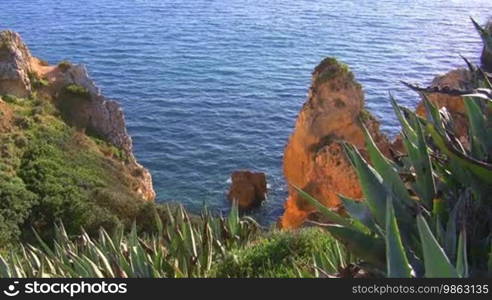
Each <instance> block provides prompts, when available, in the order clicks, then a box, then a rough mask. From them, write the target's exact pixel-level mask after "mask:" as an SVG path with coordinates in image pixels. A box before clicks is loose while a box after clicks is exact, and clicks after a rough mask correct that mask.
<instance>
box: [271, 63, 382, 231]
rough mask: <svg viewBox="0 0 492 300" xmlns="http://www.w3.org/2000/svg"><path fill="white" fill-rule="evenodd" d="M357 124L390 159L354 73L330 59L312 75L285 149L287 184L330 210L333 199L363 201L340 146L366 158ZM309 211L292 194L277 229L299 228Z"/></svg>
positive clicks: (310, 211)
mask: <svg viewBox="0 0 492 300" xmlns="http://www.w3.org/2000/svg"><path fill="white" fill-rule="evenodd" d="M361 122H362V123H364V125H365V126H366V127H367V128H368V129H369V131H370V132H371V134H372V136H373V138H374V140H375V142H376V143H377V144H378V146H379V147H380V149H381V150H382V152H383V153H385V154H388V152H389V143H388V141H387V139H386V137H385V136H383V135H382V134H381V133H380V132H379V123H378V122H377V121H376V120H375V119H374V117H372V116H371V115H370V114H369V113H368V112H367V111H366V110H365V109H364V95H363V92H362V87H361V86H360V84H359V83H357V82H356V81H355V79H354V76H353V74H352V72H350V70H349V69H348V67H347V66H346V65H344V64H341V63H339V62H337V61H336V60H335V59H333V58H327V59H325V60H323V61H322V62H321V63H320V64H319V65H318V66H317V67H316V68H315V70H314V72H313V77H312V86H311V88H310V90H309V94H308V99H307V101H306V103H305V104H304V105H303V107H302V109H301V112H300V113H299V116H298V118H297V121H296V125H295V129H294V132H293V134H292V135H291V137H290V139H289V142H288V144H287V146H286V148H285V152H284V175H285V178H286V180H287V182H288V183H290V184H293V185H295V186H298V187H300V188H301V189H303V190H304V191H305V192H307V193H309V194H310V195H312V196H313V197H315V198H316V199H318V201H320V202H321V203H323V204H324V205H326V206H328V207H331V208H337V207H339V205H340V199H339V198H338V195H337V194H343V195H345V196H348V197H351V198H354V199H357V198H361V197H362V191H361V188H360V185H359V182H358V179H357V175H356V174H355V171H354V170H353V168H352V166H351V165H350V163H349V161H348V160H347V158H346V156H345V153H344V151H343V148H342V142H348V143H351V144H353V145H355V146H356V147H357V148H358V149H359V150H361V152H362V153H364V146H365V142H364V134H363V131H362V124H361ZM313 211H314V208H313V207H312V206H311V205H309V203H307V201H305V200H304V199H303V198H302V197H300V196H299V195H298V193H297V192H296V191H294V190H292V189H290V190H289V197H288V199H287V201H286V203H285V213H284V215H283V216H282V218H281V220H280V226H281V227H283V228H295V227H299V226H300V225H302V223H303V222H304V221H305V220H306V219H307V218H308V216H309V215H310V214H311V213H312V212H313Z"/></svg>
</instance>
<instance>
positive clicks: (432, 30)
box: [0, 0, 492, 220]
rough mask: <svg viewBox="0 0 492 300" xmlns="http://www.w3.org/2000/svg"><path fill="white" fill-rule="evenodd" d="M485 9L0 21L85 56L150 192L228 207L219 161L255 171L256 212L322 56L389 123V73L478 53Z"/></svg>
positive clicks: (389, 7)
mask: <svg viewBox="0 0 492 300" xmlns="http://www.w3.org/2000/svg"><path fill="white" fill-rule="evenodd" d="M491 15H492V2H491V1H490V0H483V1H481V0H475V1H474V0H410V1H409V0H405V1H402V0H380V1H373V0H354V1H342V0H326V1H308V0H296V1H285V0H283V1H280V0H268V1H258V0H254V1H252V0H220V1H214V0H188V1H185V0H183V1H177V0H161V1H159V0H155V1H151V0H119V1H113V0H84V1H75V0H57V1H54V0H53V1H52V0H16V1H14V0H0V29H5V28H9V29H13V30H15V31H18V32H20V33H21V34H22V36H23V38H24V40H25V41H26V42H27V44H28V45H29V46H30V49H31V51H32V52H33V53H34V55H36V56H38V57H41V58H43V59H45V60H48V61H49V62H50V63H53V64H55V63H57V62H59V61H61V60H63V59H68V60H71V61H74V62H80V63H84V64H86V65H87V66H88V69H89V72H90V74H91V76H92V77H93V78H94V79H95V81H96V83H97V84H98V85H99V86H100V87H101V88H102V91H103V93H104V94H105V95H106V96H108V97H110V98H114V99H117V100H119V101H120V103H121V104H122V105H123V108H124V110H125V112H126V118H127V123H128V128H129V131H130V133H131V135H132V136H133V140H134V147H135V151H136V156H137V157H138V159H139V160H140V162H141V163H142V164H143V165H145V166H146V167H148V168H149V169H150V170H151V171H152V174H153V177H154V184H155V188H156V190H157V192H158V199H159V201H179V202H182V203H185V204H186V205H187V206H188V207H189V208H191V209H192V210H198V209H199V208H200V207H201V206H202V204H203V203H206V204H207V205H208V206H209V207H211V208H213V209H226V208H227V207H228V203H227V201H226V200H225V193H226V190H227V187H228V183H227V180H228V177H229V175H230V173H231V172H232V171H233V170H235V169H241V168H247V169H254V170H260V171H264V172H266V173H267V174H268V180H269V184H270V195H269V197H270V198H269V200H268V201H267V202H266V203H265V205H264V206H263V207H262V208H261V209H259V211H257V212H256V213H255V214H256V216H257V217H258V218H260V219H262V220H274V219H275V217H276V216H278V215H279V214H280V213H281V212H282V203H283V200H284V197H285V193H286V192H285V185H284V182H283V179H282V151H283V148H284V145H285V143H286V141H287V138H288V136H289V134H290V132H291V131H292V128H293V125H294V121H295V117H296V115H297V112H298V110H299V109H300V107H301V105H302V103H303V101H304V100H305V97H306V91H307V88H308V86H309V82H310V76H311V71H312V69H313V68H314V67H315V66H316V64H317V63H318V62H319V61H320V60H321V59H322V58H324V57H326V56H336V57H338V58H339V59H341V60H342V61H344V62H346V63H348V64H349V65H350V67H351V68H352V69H353V70H354V72H355V74H356V77H357V79H358V80H359V81H360V82H361V83H362V84H363V86H364V88H365V92H366V102H367V106H368V107H369V109H370V110H371V111H372V112H373V113H375V114H376V115H377V116H378V117H379V118H380V119H381V120H382V123H383V128H384V130H385V131H386V132H389V133H394V132H395V131H396V130H397V127H396V126H397V123H396V122H395V118H394V117H393V114H392V112H391V108H390V104H389V102H388V100H387V93H388V91H392V92H393V93H394V94H395V95H396V96H397V98H398V99H399V101H400V103H402V104H405V105H408V106H413V105H415V103H416V102H417V98H416V97H415V95H414V94H413V93H412V92H410V91H408V90H406V89H405V88H404V87H402V86H401V85H400V84H399V80H409V81H412V82H420V83H428V82H429V81H430V80H431V79H432V78H433V76H434V75H436V74H438V73H442V72H445V71H447V70H449V69H451V68H453V67H456V66H461V65H463V62H462V61H461V59H460V58H459V54H462V55H464V56H466V57H468V58H470V59H471V60H473V61H475V62H476V61H477V60H478V57H479V52H480V41H479V38H478V36H477V34H476V33H475V32H474V29H473V27H472V26H471V23H470V22H469V18H468V17H469V16H473V17H475V18H476V19H477V20H479V21H480V22H484V21H485V20H486V17H487V16H491Z"/></svg>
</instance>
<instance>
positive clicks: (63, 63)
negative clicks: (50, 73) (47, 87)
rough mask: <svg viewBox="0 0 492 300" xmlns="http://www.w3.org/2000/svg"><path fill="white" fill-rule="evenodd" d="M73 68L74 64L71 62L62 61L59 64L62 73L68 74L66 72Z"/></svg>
mask: <svg viewBox="0 0 492 300" xmlns="http://www.w3.org/2000/svg"><path fill="white" fill-rule="evenodd" d="M71 67H72V63H71V62H69V61H68V60H63V61H61V62H60V63H59V64H58V68H59V69H60V70H61V71H62V72H66V71H68V70H69V69H70V68H71Z"/></svg>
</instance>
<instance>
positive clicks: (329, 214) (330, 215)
mask: <svg viewBox="0 0 492 300" xmlns="http://www.w3.org/2000/svg"><path fill="white" fill-rule="evenodd" d="M293 187H294V189H295V190H296V191H297V192H298V193H299V194H300V195H301V197H302V198H304V199H306V200H307V201H308V202H309V203H310V204H311V205H313V206H314V207H316V209H318V211H319V212H320V213H322V214H323V215H324V216H325V217H326V218H327V219H328V220H329V221H330V222H332V223H335V224H339V225H343V226H345V227H347V228H351V229H353V230H358V229H355V227H354V226H353V225H352V224H351V223H350V221H349V220H348V219H346V218H344V217H342V216H340V215H339V214H337V213H335V212H333V211H331V210H330V209H329V208H327V207H326V206H324V205H323V204H321V203H319V202H318V200H316V199H314V198H313V197H312V196H311V195H309V194H308V193H306V192H304V191H303V190H302V189H300V188H298V187H297V186H295V185H293Z"/></svg>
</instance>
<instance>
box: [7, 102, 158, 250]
mask: <svg viewBox="0 0 492 300" xmlns="http://www.w3.org/2000/svg"><path fill="white" fill-rule="evenodd" d="M2 98H3V99H4V100H5V101H6V102H7V103H9V105H10V107H11V108H12V109H13V111H14V120H13V122H12V123H13V124H12V126H11V130H8V131H7V132H0V142H1V147H0V152H1V153H0V154H1V155H0V219H1V220H2V222H0V224H1V225H0V245H7V244H10V243H15V242H16V241H18V240H19V239H23V240H24V241H33V240H34V237H33V236H32V228H31V227H33V228H35V229H36V230H37V231H38V232H40V233H41V234H42V236H43V238H46V239H50V238H51V237H52V236H53V229H54V228H53V224H54V222H56V221H58V220H60V221H63V222H64V223H65V224H66V230H67V231H68V233H69V234H76V233H80V228H81V227H84V228H85V229H86V230H87V231H88V232H90V233H94V232H97V231H98V229H99V227H100V226H104V227H105V228H107V229H108V230H112V229H114V228H116V227H118V226H120V225H124V226H126V227H129V226H130V225H131V223H132V222H133V220H135V219H137V218H139V216H140V214H142V213H144V211H146V210H149V207H148V206H153V204H146V203H144V202H143V201H141V200H139V197H138V196H137V195H135V193H134V192H133V190H132V187H133V186H134V179H133V178H132V177H131V176H130V175H129V172H128V171H126V170H125V167H124V165H123V164H121V163H120V161H121V160H123V159H126V158H125V156H124V155H123V154H122V153H121V151H118V150H117V149H114V146H111V145H109V144H107V143H105V142H103V141H100V140H97V141H96V140H95V139H92V138H90V137H87V136H86V135H84V134H83V133H80V132H78V131H77V130H75V129H73V128H71V127H69V126H68V125H66V124H65V123H64V122H63V121H62V120H61V119H60V118H59V116H58V115H59V112H58V110H57V109H56V108H55V107H53V106H52V105H51V104H50V103H49V102H47V101H40V100H34V99H21V98H16V97H12V96H3V97H2ZM108 149H109V150H108ZM150 210H156V208H154V207H151V208H150ZM2 247H3V246H2Z"/></svg>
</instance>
